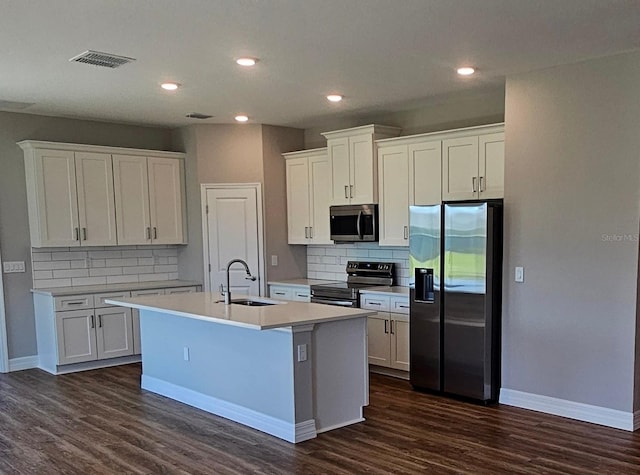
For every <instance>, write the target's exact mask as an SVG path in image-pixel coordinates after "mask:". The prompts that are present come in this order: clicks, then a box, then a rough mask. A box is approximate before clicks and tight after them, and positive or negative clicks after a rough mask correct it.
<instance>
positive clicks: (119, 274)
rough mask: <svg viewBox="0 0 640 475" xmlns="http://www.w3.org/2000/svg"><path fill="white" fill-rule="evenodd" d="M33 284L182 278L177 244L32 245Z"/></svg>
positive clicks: (70, 284)
mask: <svg viewBox="0 0 640 475" xmlns="http://www.w3.org/2000/svg"><path fill="white" fill-rule="evenodd" d="M31 263H32V269H33V287H34V288H35V289H43V288H49V287H68V286H76V285H100V284H120V283H129V282H149V281H156V280H173V279H177V278H178V248H177V246H170V245H158V246H154V245H151V246H119V247H82V248H73V247H72V248H67V247H63V248H60V247H55V248H32V249H31Z"/></svg>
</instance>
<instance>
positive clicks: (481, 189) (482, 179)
mask: <svg viewBox="0 0 640 475" xmlns="http://www.w3.org/2000/svg"><path fill="white" fill-rule="evenodd" d="M483 182H484V177H483V176H481V177H480V192H481V193H482V192H483V191H484V186H483Z"/></svg>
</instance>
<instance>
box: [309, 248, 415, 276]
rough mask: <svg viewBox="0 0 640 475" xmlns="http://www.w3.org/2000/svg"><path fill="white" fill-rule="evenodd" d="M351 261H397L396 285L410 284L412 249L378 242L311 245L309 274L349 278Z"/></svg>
mask: <svg viewBox="0 0 640 475" xmlns="http://www.w3.org/2000/svg"><path fill="white" fill-rule="evenodd" d="M347 261H380V262H394V263H395V264H396V282H395V284H396V285H404V286H408V285H409V249H408V248H406V247H380V246H379V245H378V244H377V243H352V244H336V245H333V246H307V278H308V279H327V280H338V281H345V280H347V273H346V270H345V268H346V266H347Z"/></svg>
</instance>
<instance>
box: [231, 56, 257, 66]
mask: <svg viewBox="0 0 640 475" xmlns="http://www.w3.org/2000/svg"><path fill="white" fill-rule="evenodd" d="M257 62H258V59H257V58H238V59H236V63H238V64H239V65H240V66H247V67H248V66H255V64H256V63H257Z"/></svg>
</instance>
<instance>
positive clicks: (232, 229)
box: [203, 185, 262, 297]
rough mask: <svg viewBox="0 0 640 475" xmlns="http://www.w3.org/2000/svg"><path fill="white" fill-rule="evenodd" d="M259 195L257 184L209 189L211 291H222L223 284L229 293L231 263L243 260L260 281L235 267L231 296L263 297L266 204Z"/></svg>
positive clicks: (207, 209) (231, 279) (208, 241)
mask: <svg viewBox="0 0 640 475" xmlns="http://www.w3.org/2000/svg"><path fill="white" fill-rule="evenodd" d="M258 192H259V188H258V187H256V186H255V185H251V186H246V185H245V186H243V185H237V186H228V185H227V186H220V187H216V186H215V185H209V186H208V187H205V193H204V196H203V198H204V199H205V200H206V203H205V204H206V207H205V210H206V211H205V212H206V215H205V216H206V220H204V224H205V225H206V229H205V233H204V235H205V237H206V242H205V243H204V245H205V246H206V248H207V252H206V253H205V254H206V255H205V259H206V258H207V256H208V259H209V262H208V263H205V265H206V267H207V269H205V271H206V272H208V274H209V279H208V283H209V289H210V291H211V292H218V291H219V289H220V285H221V284H222V285H223V286H224V288H225V290H226V285H227V284H226V269H227V264H228V263H229V261H231V260H233V259H242V260H244V261H245V262H246V263H247V264H248V265H249V270H250V271H251V274H252V275H253V276H255V277H257V279H256V280H255V281H251V280H247V279H246V277H247V274H246V272H245V269H244V267H243V266H242V264H238V263H236V264H233V266H232V267H231V271H230V273H229V274H230V285H229V286H230V287H231V295H232V297H233V296H234V295H236V296H237V295H260V289H261V288H262V286H261V282H260V276H261V275H262V264H261V256H262V252H261V245H262V239H261V235H260V233H261V222H262V205H261V200H260V198H259V196H258ZM209 266H210V268H209ZM209 269H210V270H209Z"/></svg>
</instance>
